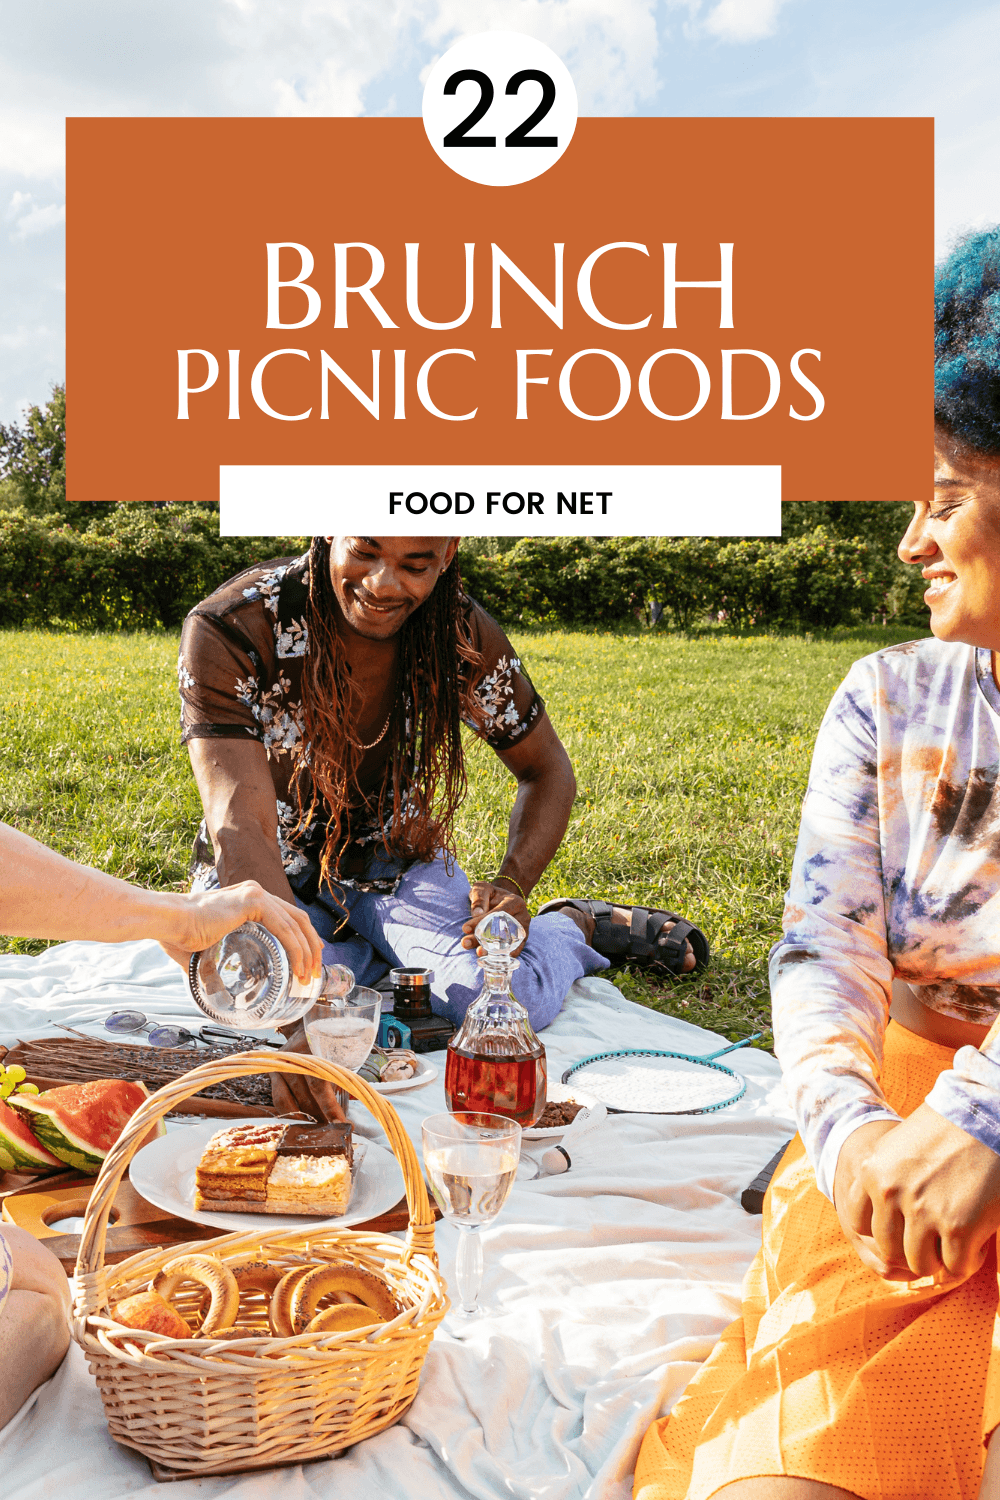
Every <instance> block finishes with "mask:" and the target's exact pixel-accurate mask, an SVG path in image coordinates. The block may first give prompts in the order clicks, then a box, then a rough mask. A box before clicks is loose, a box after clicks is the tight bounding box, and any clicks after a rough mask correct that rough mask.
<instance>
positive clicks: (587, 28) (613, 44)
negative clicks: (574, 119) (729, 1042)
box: [423, 0, 659, 115]
mask: <svg viewBox="0 0 1000 1500" xmlns="http://www.w3.org/2000/svg"><path fill="white" fill-rule="evenodd" d="M477 31H523V32H526V33H527V34H528V35H529V36H533V37H537V39H538V40H539V41H540V42H545V44H546V45H547V46H549V47H551V48H552V50H553V52H555V53H557V54H558V56H559V57H561V58H562V60H563V62H564V63H565V64H566V66H567V67H568V68H569V71H570V72H571V73H572V75H573V82H574V83H575V84H576V91H577V96H578V98H579V101H580V113H581V114H582V115H626V114H634V113H635V111H636V110H637V109H639V108H640V107H641V106H642V105H643V104H648V103H649V102H650V100H652V98H653V97H654V95H655V93H656V90H657V87H658V83H659V80H658V75H657V68H656V63H657V54H658V40H657V32H656V5H655V3H654V0H617V3H614V0H479V3H477V4H476V5H469V4H468V3H467V0H437V3H436V5H435V7H434V14H432V15H430V16H428V18H427V20H426V21H425V23H424V25H423V36H424V38H425V39H426V40H427V41H428V42H430V43H431V44H432V45H433V46H435V47H436V48H438V49H439V52H444V51H445V50H446V49H447V48H448V47H450V46H451V44H452V43H453V42H456V41H458V40H459V38H460V37H463V36H472V35H474V34H475V33H476V32H477Z"/></svg>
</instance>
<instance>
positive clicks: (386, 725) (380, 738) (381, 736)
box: [361, 708, 392, 750]
mask: <svg viewBox="0 0 1000 1500" xmlns="http://www.w3.org/2000/svg"><path fill="white" fill-rule="evenodd" d="M391 722H392V709H391V708H390V710H389V717H388V718H387V719H386V721H385V723H384V724H383V725H382V732H381V734H379V735H378V737H377V738H376V739H374V740H372V742H371V744H370V745H362V746H361V748H362V750H374V749H375V746H376V745H380V744H381V743H382V741H383V740H384V739H385V737H386V734H387V732H388V729H389V725H390V723H391Z"/></svg>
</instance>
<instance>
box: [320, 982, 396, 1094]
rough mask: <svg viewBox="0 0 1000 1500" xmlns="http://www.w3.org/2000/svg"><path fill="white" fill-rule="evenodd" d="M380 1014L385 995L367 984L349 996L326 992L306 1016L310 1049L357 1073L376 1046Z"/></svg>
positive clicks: (356, 988)
mask: <svg viewBox="0 0 1000 1500" xmlns="http://www.w3.org/2000/svg"><path fill="white" fill-rule="evenodd" d="M381 1013H382V996H381V995H380V994H379V992H378V990H369V989H366V988H365V986H364V985H360V984H356V985H355V986H354V988H353V990H351V992H350V994H349V995H343V996H339V995H324V996H323V997H322V998H321V999H319V1000H317V1001H316V1003H315V1005H314V1006H313V1007H312V1009H311V1010H310V1011H309V1012H308V1014H307V1015H306V1018H305V1028H306V1041H307V1042H308V1043H309V1051H310V1052H312V1053H314V1054H315V1056H316V1057H325V1058H326V1060H327V1062H332V1063H336V1064H337V1065H338V1066H339V1067H341V1068H348V1069H349V1070H350V1071H351V1072H352V1073H356V1072H357V1071H358V1069H359V1068H360V1067H362V1066H363V1064H364V1063H365V1061H366V1059H367V1057H368V1054H369V1052H371V1050H372V1047H373V1046H374V1045H375V1037H376V1035H377V1034H378V1023H379V1016H380V1015H381Z"/></svg>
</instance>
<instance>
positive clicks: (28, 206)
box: [4, 192, 66, 240]
mask: <svg viewBox="0 0 1000 1500" xmlns="http://www.w3.org/2000/svg"><path fill="white" fill-rule="evenodd" d="M4 218H5V219H6V220H7V222H8V224H13V226H14V228H13V229H12V230H11V234H10V237H11V239H12V240H26V239H28V238H29V237H30V236H31V235H33V234H44V233H45V232H46V231H47V230H49V229H58V228H59V226H60V225H62V224H65V222H66V205H65V203H47V204H46V205H45V206H44V207H41V206H39V205H38V204H36V203H35V200H34V197H33V196H32V194H31V193H22V192H16V193H15V194H14V195H13V197H12V198H11V200H10V203H9V204H8V206H7V212H6V214H5V215H4Z"/></svg>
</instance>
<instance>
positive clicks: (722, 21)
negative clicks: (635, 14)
mask: <svg viewBox="0 0 1000 1500" xmlns="http://www.w3.org/2000/svg"><path fill="white" fill-rule="evenodd" d="M787 3H788V0H716V3H715V4H714V5H710V6H708V7H707V8H706V7H705V5H704V4H703V3H702V0H667V5H668V7H669V9H671V10H674V9H678V8H683V9H684V10H686V11H687V13H688V19H687V21H686V22H685V23H684V35H685V36H686V37H687V38H688V40H689V41H693V42H697V41H703V40H706V39H711V40H714V41H719V42H733V43H737V44H739V43H741V42H760V41H763V40H764V38H765V37H769V36H774V34H775V32H776V31H777V29H778V16H779V13H780V12H781V10H782V7H783V6H785V5H787Z"/></svg>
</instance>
